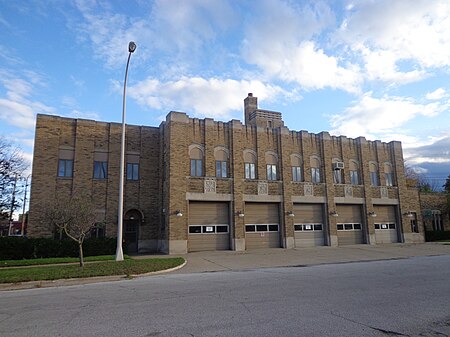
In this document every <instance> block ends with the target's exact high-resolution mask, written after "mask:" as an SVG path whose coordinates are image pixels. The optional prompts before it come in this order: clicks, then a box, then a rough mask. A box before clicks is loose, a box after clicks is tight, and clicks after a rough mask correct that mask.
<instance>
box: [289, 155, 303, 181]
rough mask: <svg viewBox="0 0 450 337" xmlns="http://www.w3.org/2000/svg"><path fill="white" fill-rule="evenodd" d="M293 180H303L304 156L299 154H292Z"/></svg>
mask: <svg viewBox="0 0 450 337" xmlns="http://www.w3.org/2000/svg"><path fill="white" fill-rule="evenodd" d="M291 172H292V181H303V176H302V158H301V157H300V155H298V154H293V155H291Z"/></svg>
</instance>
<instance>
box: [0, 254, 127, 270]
mask: <svg viewBox="0 0 450 337" xmlns="http://www.w3.org/2000/svg"><path fill="white" fill-rule="evenodd" d="M129 258H130V257H129V256H128V255H125V256H124V259H129ZM113 260H115V256H114V255H99V256H87V257H85V258H84V262H90V261H113ZM79 261H80V259H79V258H78V257H51V258H47V259H31V260H3V261H0V268H2V267H16V266H36V265H44V264H55V263H78V262H79Z"/></svg>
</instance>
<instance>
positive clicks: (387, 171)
mask: <svg viewBox="0 0 450 337" xmlns="http://www.w3.org/2000/svg"><path fill="white" fill-rule="evenodd" d="M384 179H385V181H386V186H394V174H393V173H392V165H391V164H390V163H384Z"/></svg>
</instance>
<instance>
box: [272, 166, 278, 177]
mask: <svg viewBox="0 0 450 337" xmlns="http://www.w3.org/2000/svg"><path fill="white" fill-rule="evenodd" d="M272 180H277V166H276V165H272Z"/></svg>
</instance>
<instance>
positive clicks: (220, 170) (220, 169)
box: [216, 160, 227, 178]
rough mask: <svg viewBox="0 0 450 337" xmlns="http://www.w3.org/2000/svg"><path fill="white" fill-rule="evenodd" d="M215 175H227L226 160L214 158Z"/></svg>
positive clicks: (223, 176) (220, 176)
mask: <svg viewBox="0 0 450 337" xmlns="http://www.w3.org/2000/svg"><path fill="white" fill-rule="evenodd" d="M216 177H217V178H226V177H227V162H226V161H220V160H216Z"/></svg>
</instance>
